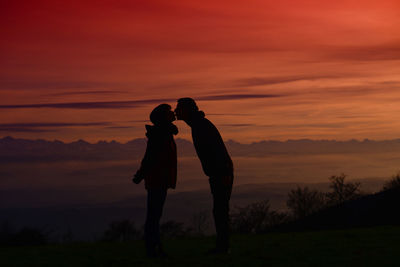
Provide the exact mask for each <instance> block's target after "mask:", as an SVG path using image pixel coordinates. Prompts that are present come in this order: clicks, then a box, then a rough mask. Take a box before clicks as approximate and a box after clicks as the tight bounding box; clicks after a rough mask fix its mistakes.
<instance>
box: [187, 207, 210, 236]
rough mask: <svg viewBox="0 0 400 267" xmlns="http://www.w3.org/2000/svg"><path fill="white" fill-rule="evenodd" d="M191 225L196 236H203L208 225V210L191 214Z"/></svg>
mask: <svg viewBox="0 0 400 267" xmlns="http://www.w3.org/2000/svg"><path fill="white" fill-rule="evenodd" d="M191 226H192V227H193V230H192V232H193V234H194V235H197V236H203V235H205V233H206V232H207V230H208V229H209V227H210V222H209V212H207V211H200V212H198V213H196V214H193V216H192V219H191Z"/></svg>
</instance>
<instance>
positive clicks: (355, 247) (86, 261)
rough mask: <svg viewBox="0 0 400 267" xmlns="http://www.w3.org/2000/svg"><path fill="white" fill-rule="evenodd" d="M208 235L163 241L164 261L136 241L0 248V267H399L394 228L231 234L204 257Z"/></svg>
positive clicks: (399, 237) (399, 232)
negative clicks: (226, 250)
mask: <svg viewBox="0 0 400 267" xmlns="http://www.w3.org/2000/svg"><path fill="white" fill-rule="evenodd" d="M213 244H214V239H213V238H212V237H204V238H184V239H178V240H166V241H164V246H165V250H166V251H167V253H168V254H169V255H170V256H171V258H170V259H166V260H161V259H156V260H154V259H147V258H146V257H145V251H144V244H143V242H142V241H135V242H127V243H101V242H94V243H74V244H53V245H47V246H32V247H1V248H0V266H2V267H6V266H24V267H26V266H41V267H44V266H57V267H61V266H74V267H75V266H185V267H193V266H217V265H218V266H318V267H319V266H341V267H345V266H400V258H399V257H398V254H399V253H400V227H399V226H391V227H389V226H388V227H374V228H363V229H348V230H331V231H315V232H293V233H267V234H263V235H234V236H233V237H232V240H231V244H232V249H231V254H230V255H224V256H205V255H204V252H205V251H207V250H208V249H209V248H211V247H212V246H213Z"/></svg>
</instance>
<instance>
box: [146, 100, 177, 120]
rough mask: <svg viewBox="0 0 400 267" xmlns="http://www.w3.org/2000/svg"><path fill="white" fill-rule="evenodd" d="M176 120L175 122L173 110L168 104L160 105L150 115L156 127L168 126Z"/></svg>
mask: <svg viewBox="0 0 400 267" xmlns="http://www.w3.org/2000/svg"><path fill="white" fill-rule="evenodd" d="M174 120H175V114H174V112H173V111H172V110H171V106H170V105H168V104H161V105H158V106H157V107H156V108H155V109H153V111H152V112H151V113H150V121H151V122H152V123H153V124H154V125H162V124H167V123H171V122H173V121H174Z"/></svg>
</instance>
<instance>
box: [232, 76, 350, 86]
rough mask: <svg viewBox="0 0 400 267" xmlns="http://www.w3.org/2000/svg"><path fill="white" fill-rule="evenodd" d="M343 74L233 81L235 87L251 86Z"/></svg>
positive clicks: (310, 79) (325, 77) (328, 77)
mask: <svg viewBox="0 0 400 267" xmlns="http://www.w3.org/2000/svg"><path fill="white" fill-rule="evenodd" d="M343 76H344V75H297V76H296V75H295V76H276V77H250V78H246V79H239V80H236V81H234V82H233V84H232V85H233V86H235V87H251V86H261V85H273V84H280V83H289V82H297V81H304V80H309V81H313V80H320V79H332V78H341V77H343Z"/></svg>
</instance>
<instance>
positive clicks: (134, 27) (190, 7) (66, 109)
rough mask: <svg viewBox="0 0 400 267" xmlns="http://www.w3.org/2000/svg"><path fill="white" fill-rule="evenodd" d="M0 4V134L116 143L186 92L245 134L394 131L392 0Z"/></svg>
mask: <svg viewBox="0 0 400 267" xmlns="http://www.w3.org/2000/svg"><path fill="white" fill-rule="evenodd" d="M0 5H1V8H0V21H1V27H0V36H1V43H0V62H1V64H0V110H1V112H0V137H1V136H7V135H11V136H15V137H23V138H45V139H61V140H66V141H70V140H76V139H80V138H82V139H86V140H89V141H97V140H100V139H106V140H111V139H115V140H119V141H126V140H130V139H133V138H138V137H143V136H144V124H145V123H146V121H147V118H148V114H149V112H150V111H151V110H152V108H153V107H155V106H156V105H157V104H158V103H162V102H166V103H169V104H171V105H173V106H174V105H175V99H177V98H180V97H187V96H189V97H193V98H195V99H197V100H198V104H199V107H200V108H201V109H203V110H204V111H205V113H206V114H208V117H209V118H210V119H211V120H212V121H213V122H214V123H215V124H216V125H217V127H218V128H219V129H220V131H221V133H222V135H223V137H224V139H235V140H237V141H240V142H244V143H248V142H252V141H258V140H265V139H277V140H286V139H299V138H311V139H337V140H345V139H352V138H356V139H364V138H370V139H379V140H381V139H394V138H399V137H400V105H399V104H398V103H399V100H400V90H399V89H400V88H399V85H400V64H399V63H400V34H399V30H398V29H399V28H400V2H399V1H397V0H373V1H368V0H363V1H361V0H360V1H355V0H347V1H345V0H338V1H323V0H310V1H305V0H281V1H268V0H249V1H232V0H230V1H209V0H205V1H183V0H181V1H179V0H168V1H166V0H165V1H160V0H143V1H136V0H133V1H132V0H131V1H128V0H126V1H116V0H113V1H111V0H110V1H105V0H97V1H82V0H81V1H54V0H52V1H49V0H37V1H27V0H26V1H25V0H19V1H13V0H3V1H2V2H1V4H0ZM104 102H105V103H104ZM63 103H64V104H63ZM177 125H178V127H179V128H180V129H181V133H182V134H181V135H180V136H181V137H184V138H188V127H187V126H186V125H185V124H184V123H182V122H178V123H177Z"/></svg>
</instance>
